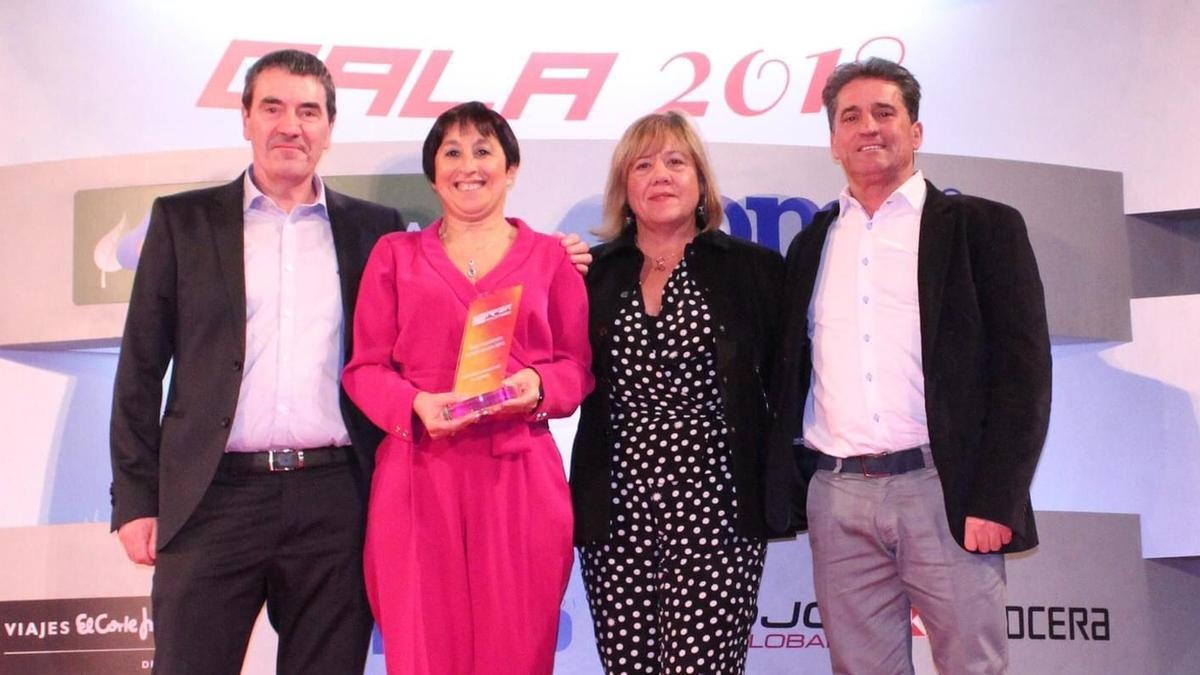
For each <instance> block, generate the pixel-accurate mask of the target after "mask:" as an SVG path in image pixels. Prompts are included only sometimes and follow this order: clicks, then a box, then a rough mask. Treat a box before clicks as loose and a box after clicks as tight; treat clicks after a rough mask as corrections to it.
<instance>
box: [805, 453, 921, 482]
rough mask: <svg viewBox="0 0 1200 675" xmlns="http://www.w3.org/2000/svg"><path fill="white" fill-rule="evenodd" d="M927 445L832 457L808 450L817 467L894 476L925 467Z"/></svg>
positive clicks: (871, 475) (836, 470)
mask: <svg viewBox="0 0 1200 675" xmlns="http://www.w3.org/2000/svg"><path fill="white" fill-rule="evenodd" d="M927 449H928V446H921V447H916V448H909V449H907V450H897V451H896V452H887V453H882V454H878V455H856V456H854V457H845V458H842V457H834V456H832V455H827V454H825V453H823V452H821V451H820V450H811V449H810V450H809V452H811V453H813V454H814V455H816V457H817V469H818V470H821V469H824V470H825V471H834V472H840V473H857V474H862V475H863V476H866V477H867V478H876V477H882V476H895V475H897V474H901V473H908V472H909V471H916V470H917V469H924V468H925V452H926V451H927Z"/></svg>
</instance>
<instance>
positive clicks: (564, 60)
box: [500, 52, 617, 120]
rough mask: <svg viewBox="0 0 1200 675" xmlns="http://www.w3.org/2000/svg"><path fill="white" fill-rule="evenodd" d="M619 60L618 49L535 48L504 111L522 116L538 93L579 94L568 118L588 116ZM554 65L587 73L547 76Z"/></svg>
mask: <svg viewBox="0 0 1200 675" xmlns="http://www.w3.org/2000/svg"><path fill="white" fill-rule="evenodd" d="M616 61H617V55H616V53H607V54H571V53H563V52H534V53H533V54H530V55H529V60H528V61H526V62H525V69H524V70H522V71H521V76H520V77H519V78H517V84H516V85H515V86H514V87H513V91H512V95H510V96H509V97H508V102H507V103H505V104H504V110H502V111H501V113H500V114H502V115H504V116H505V117H507V118H508V119H510V120H515V119H518V118H520V117H521V113H523V112H524V111H525V105H526V104H527V103H529V99H530V98H532V97H533V96H534V95H535V94H557V95H569V96H574V97H575V100H574V102H572V103H571V108H570V109H569V110H567V116H566V117H565V118H564V119H568V120H585V119H587V117H588V115H589V114H591V112H592V106H593V105H594V104H595V103H596V97H598V96H599V95H600V88H601V87H603V86H604V82H605V80H607V79H608V74H609V72H610V71H611V70H612V67H613V64H614V63H616ZM554 68H571V69H581V70H586V71H587V75H586V76H584V77H582V78H566V77H546V76H545V71H547V70H550V69H554Z"/></svg>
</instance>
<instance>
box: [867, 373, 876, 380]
mask: <svg viewBox="0 0 1200 675" xmlns="http://www.w3.org/2000/svg"><path fill="white" fill-rule="evenodd" d="M874 379H875V378H874V377H872V376H871V374H870V373H867V382H870V381H872V380H874Z"/></svg>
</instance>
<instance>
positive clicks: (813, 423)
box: [804, 171, 929, 457]
mask: <svg viewBox="0 0 1200 675" xmlns="http://www.w3.org/2000/svg"><path fill="white" fill-rule="evenodd" d="M838 203H839V204H840V211H839V216H838V219H837V221H836V222H834V223H833V224H832V225H831V226H830V228H829V235H828V239H827V240H826V242H825V249H824V251H823V253H822V255H821V265H820V268H819V270H818V271H817V280H816V286H815V287H814V289H813V295H812V301H811V303H810V304H809V307H808V336H809V338H810V339H811V340H812V362H813V377H812V386H811V387H810V388H809V394H808V399H807V400H806V401H805V404H804V442H805V444H806V445H808V446H809V447H813V448H816V449H818V450H820V451H821V452H824V453H825V454H828V455H833V456H835V457H853V456H856V455H864V454H875V453H883V452H892V451H896V450H904V449H906V448H912V447H916V446H919V445H924V444H927V443H929V429H928V427H927V426H926V422H925V379H924V374H923V372H922V370H921V320H920V319H921V317H920V308H919V306H918V302H917V244H918V241H919V239H920V230H921V209H922V208H923V207H924V205H925V179H924V177H923V176H922V175H921V172H919V171H918V172H916V173H915V174H914V175H913V176H912V177H911V178H909V179H908V180H907V181H905V183H904V184H903V185H901V186H900V187H899V188H898V189H897V190H896V191H895V192H893V193H892V194H891V196H889V197H888V198H887V200H886V201H885V202H884V203H883V204H882V205H881V206H880V207H879V209H878V210H877V211H876V212H875V214H874V215H873V216H869V215H867V212H866V210H865V209H864V208H863V206H862V204H860V203H859V202H858V200H856V199H854V198H853V197H852V196H850V190H849V188H848V187H847V188H846V189H843V190H842V193H841V196H840V198H839V200H838Z"/></svg>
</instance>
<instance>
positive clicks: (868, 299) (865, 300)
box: [863, 295, 871, 305]
mask: <svg viewBox="0 0 1200 675" xmlns="http://www.w3.org/2000/svg"><path fill="white" fill-rule="evenodd" d="M870 302H871V298H869V297H867V296H865V295H864V296H863V304H864V305H866V304H869V303H870Z"/></svg>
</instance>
